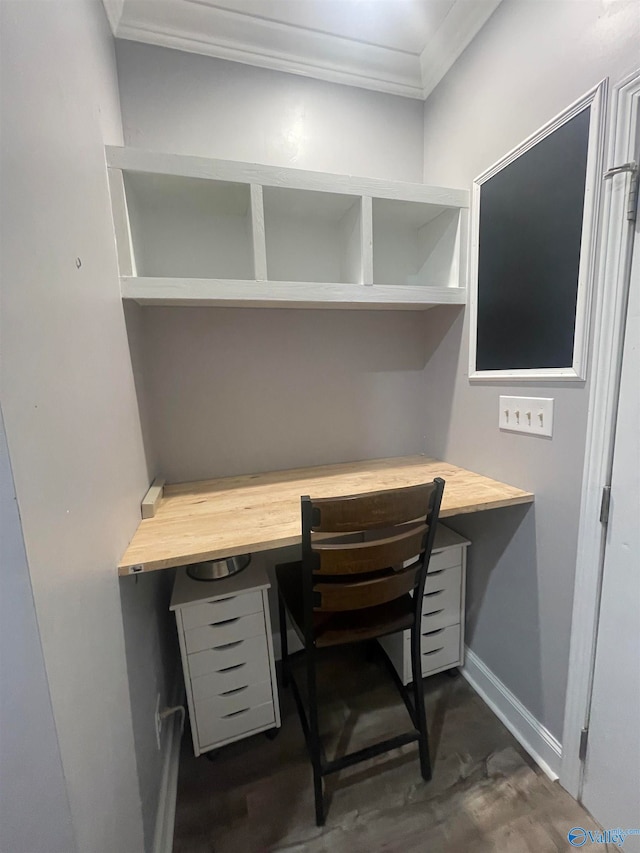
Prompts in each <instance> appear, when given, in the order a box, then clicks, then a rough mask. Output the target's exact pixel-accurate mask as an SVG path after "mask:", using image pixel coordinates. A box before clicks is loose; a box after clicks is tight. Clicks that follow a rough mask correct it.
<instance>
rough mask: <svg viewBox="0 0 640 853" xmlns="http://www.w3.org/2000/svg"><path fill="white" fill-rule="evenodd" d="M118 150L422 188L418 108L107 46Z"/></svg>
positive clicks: (135, 47) (389, 98)
mask: <svg viewBox="0 0 640 853" xmlns="http://www.w3.org/2000/svg"><path fill="white" fill-rule="evenodd" d="M117 57H118V76H119V79H120V101H121V104H122V118H123V124H124V131H125V141H126V144H127V145H131V146H134V147H136V148H149V149H152V150H161V151H172V152H175V153H177V154H198V155H202V156H205V157H220V158H222V159H227V160H244V161H248V162H252V163H267V164H270V165H274V166H291V167H294V168H298V169H317V170H319V171H324V172H341V173H346V174H352V175H368V176H372V177H380V178H395V179H397V180H404V181H420V180H422V104H421V103H420V102H419V101H415V100H411V99H409V98H399V97H396V96H395V95H383V94H380V93H377V92H369V91H367V90H365V89H356V88H354V87H352V86H341V85H338V84H334V83H325V82H323V81H320V80H312V79H310V78H308V77H298V76H296V75H294V74H284V73H282V72H280V71H269V70H266V69H263V68H252V67H251V66H248V65H241V64H239V63H236V62H227V61H225V60H222V59H213V58H211V57H208V56H196V55H195V54H192V53H183V52H182V51H178V50H169V49H168V48H163V47H156V46H153V45H143V44H136V43H134V42H129V41H118V42H117Z"/></svg>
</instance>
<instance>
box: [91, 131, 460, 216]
mask: <svg viewBox="0 0 640 853" xmlns="http://www.w3.org/2000/svg"><path fill="white" fill-rule="evenodd" d="M106 158H107V166H110V167H112V168H114V169H122V170H123V171H125V172H143V173H147V174H156V175H174V176H176V177H183V178H203V179H209V180H215V181H232V182H239V183H247V184H261V185H262V186H264V187H289V188H291V189H299V190H319V191H321V192H331V193H346V194H349V195H364V196H375V197H376V198H388V199H401V200H402V201H418V202H424V203H427V204H439V205H443V206H447V207H469V191H468V190H464V189H451V188H447V187H431V186H427V185H426V184H413V183H408V182H405V181H385V180H381V179H379V178H361V177H355V176H352V175H334V174H330V173H328V172H311V171H307V170H303V169H290V168H285V167H280V166H262V165H257V164H254V163H242V162H238V161H235V160H215V159H211V158H208V157H196V156H192V155H187V154H167V153H165V152H161V151H145V150H143V149H141V148H123V147H119V146H113V145H107V146H106Z"/></svg>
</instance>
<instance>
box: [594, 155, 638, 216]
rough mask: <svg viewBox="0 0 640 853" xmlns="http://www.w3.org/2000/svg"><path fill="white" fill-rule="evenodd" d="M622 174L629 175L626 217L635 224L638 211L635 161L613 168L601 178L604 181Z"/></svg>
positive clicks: (636, 166)
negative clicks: (628, 173) (627, 173)
mask: <svg viewBox="0 0 640 853" xmlns="http://www.w3.org/2000/svg"><path fill="white" fill-rule="evenodd" d="M623 172H630V174H631V180H630V182H629V191H628V193H627V208H626V216H627V220H628V221H629V222H635V221H636V215H637V210H638V183H639V176H638V164H637V163H636V162H635V160H631V161H630V162H629V163H623V164H622V165H621V166H613V167H612V168H611V169H607V171H606V172H605V173H604V175H603V176H602V177H603V180H605V181H606V180H607V178H613V176H614V175H620V174H622V173H623Z"/></svg>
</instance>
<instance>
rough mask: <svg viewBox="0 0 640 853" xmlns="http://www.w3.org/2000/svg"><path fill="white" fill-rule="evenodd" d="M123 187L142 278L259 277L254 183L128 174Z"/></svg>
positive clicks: (132, 238)
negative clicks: (254, 233)
mask: <svg viewBox="0 0 640 853" xmlns="http://www.w3.org/2000/svg"><path fill="white" fill-rule="evenodd" d="M124 186H125V194H126V203H127V210H128V213H129V225H130V231H131V243H132V250H133V256H134V259H135V270H136V273H137V274H138V275H139V276H141V277H152V278H172V277H182V278H221V279H247V280H250V279H254V278H255V274H254V261H253V241H252V224H251V193H250V187H249V185H247V184H241V183H232V182H229V181H207V180H202V179H200V178H184V177H179V176H175V175H154V174H140V173H136V172H129V173H127V174H125V175H124Z"/></svg>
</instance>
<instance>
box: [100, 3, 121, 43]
mask: <svg viewBox="0 0 640 853" xmlns="http://www.w3.org/2000/svg"><path fill="white" fill-rule="evenodd" d="M102 4H103V6H104V10H105V12H106V13H107V20H108V21H109V26H110V27H111V32H112V33H113V34H114V36H115V35H117V33H118V27H119V25H120V19H121V18H122V12H123V10H124V4H125V0H102Z"/></svg>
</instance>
